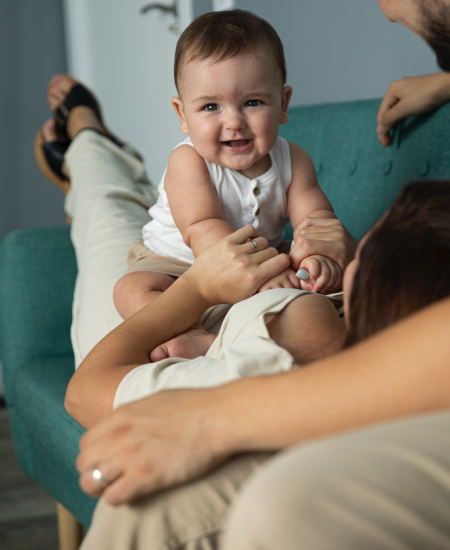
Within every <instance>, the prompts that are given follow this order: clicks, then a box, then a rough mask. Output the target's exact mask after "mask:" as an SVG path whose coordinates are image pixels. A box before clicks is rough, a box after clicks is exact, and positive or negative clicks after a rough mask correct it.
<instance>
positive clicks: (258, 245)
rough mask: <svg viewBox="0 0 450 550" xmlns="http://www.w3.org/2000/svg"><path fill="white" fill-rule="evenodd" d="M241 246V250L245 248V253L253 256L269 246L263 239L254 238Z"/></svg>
mask: <svg viewBox="0 0 450 550" xmlns="http://www.w3.org/2000/svg"><path fill="white" fill-rule="evenodd" d="M241 246H242V247H243V248H244V247H245V252H246V253H247V254H255V253H256V252H259V251H261V250H264V249H266V248H267V247H268V246H269V242H268V240H267V239H265V238H264V237H255V238H254V239H249V240H248V241H247V242H245V243H243V244H242V245H241Z"/></svg>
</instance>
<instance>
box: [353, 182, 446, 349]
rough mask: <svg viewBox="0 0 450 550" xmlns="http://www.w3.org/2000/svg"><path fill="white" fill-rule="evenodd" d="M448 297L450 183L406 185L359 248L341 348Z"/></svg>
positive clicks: (415, 183)
mask: <svg viewBox="0 0 450 550" xmlns="http://www.w3.org/2000/svg"><path fill="white" fill-rule="evenodd" d="M449 295H450V181H448V180H445V181H418V182H414V183H410V184H409V185H407V186H406V187H405V188H404V189H403V190H402V191H401V192H400V194H399V196H398V197H397V199H396V200H395V202H394V204H393V205H392V207H391V208H390V210H388V212H387V213H386V214H385V215H384V216H383V217H382V218H381V220H380V221H379V222H378V224H376V225H375V227H374V228H373V229H372V231H371V232H370V234H369V236H368V238H367V241H366V242H365V243H364V246H363V247H362V249H361V252H360V256H359V266H358V269H357V271H356V273H355V277H354V282H353V287H352V291H351V295H350V311H349V333H348V336H347V340H346V342H345V347H348V346H350V345H353V344H355V343H357V342H360V341H361V340H364V339H365V338H367V337H369V336H371V335H372V334H374V333H376V332H378V331H379V330H381V329H383V328H385V327H387V326H389V325H391V324H392V323H395V322H396V321H399V320H400V319H402V318H404V317H406V316H407V315H410V314H411V313H414V312H415V311H417V310H419V309H421V308H423V307H425V306H427V305H429V304H431V303H433V302H435V301H437V300H440V299H442V298H445V297H446V296H449Z"/></svg>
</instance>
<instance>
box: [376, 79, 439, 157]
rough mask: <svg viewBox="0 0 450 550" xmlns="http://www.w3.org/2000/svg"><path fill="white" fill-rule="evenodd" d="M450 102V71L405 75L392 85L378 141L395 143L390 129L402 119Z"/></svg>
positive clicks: (381, 113) (383, 105)
mask: <svg viewBox="0 0 450 550" xmlns="http://www.w3.org/2000/svg"><path fill="white" fill-rule="evenodd" d="M447 101H450V74H449V73H446V72H439V73H433V74H426V75H423V76H413V77H405V78H402V79H401V80H395V81H394V82H391V84H390V85H389V88H388V91H387V92H386V95H385V96H384V98H383V100H382V102H381V105H380V108H379V110H378V116H377V124H378V125H377V133H378V141H379V142H380V143H381V144H382V145H384V146H385V147H387V146H388V145H390V144H391V142H392V138H391V134H390V130H391V129H392V127H393V126H394V125H395V124H396V123H397V122H398V121H399V120H401V119H403V118H406V117H408V116H415V115H422V114H424V113H427V112H428V111H431V109H436V108H437V107H440V106H441V105H443V104H444V103H447Z"/></svg>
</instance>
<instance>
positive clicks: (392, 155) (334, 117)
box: [280, 100, 450, 240]
mask: <svg viewBox="0 0 450 550" xmlns="http://www.w3.org/2000/svg"><path fill="white" fill-rule="evenodd" d="M379 105H380V100H370V101H357V102H350V103H336V104H328V105H317V106H311V107H298V108H294V109H291V110H290V112H289V121H288V123H287V124H286V125H285V126H281V128H280V135H281V136H282V137H284V138H285V139H287V140H288V141H292V142H294V143H297V144H299V145H301V146H302V147H303V148H304V149H305V150H306V151H307V152H308V153H309V155H310V156H311V158H312V160H313V162H314V165H315V167H316V172H317V178H318V180H319V184H320V186H321V187H322V189H323V190H324V191H325V193H326V194H327V196H328V198H329V199H330V201H331V204H332V205H333V207H334V210H335V212H336V215H337V217H338V218H339V219H340V220H341V221H342V223H343V224H344V225H345V226H346V227H347V229H348V230H349V231H350V233H351V234H352V235H353V236H354V237H355V238H356V239H358V240H359V239H360V238H361V236H362V235H363V234H364V233H365V232H366V231H367V230H368V229H370V227H372V226H373V224H374V223H375V222H376V220H377V219H378V218H379V217H380V216H381V214H383V212H384V211H385V210H386V209H387V208H388V207H389V205H390V204H392V202H393V201H394V199H395V197H396V196H397V194H398V193H399V191H400V189H401V188H402V187H403V186H404V184H405V183H407V182H411V181H416V180H420V179H443V178H449V177H450V141H449V139H448V133H449V130H450V104H449V105H445V106H444V107H441V108H440V109H438V110H436V111H433V112H432V113H430V114H428V115H425V116H421V117H414V118H409V119H406V120H405V121H403V122H401V123H400V124H398V125H397V127H396V129H395V132H394V142H393V144H392V145H390V146H389V147H383V146H381V145H380V143H379V142H378V140H377V134H376V132H375V128H376V115H377V111H378V107H379ZM291 236H292V229H291V228H290V227H289V228H288V229H287V232H286V237H289V238H290V237H291Z"/></svg>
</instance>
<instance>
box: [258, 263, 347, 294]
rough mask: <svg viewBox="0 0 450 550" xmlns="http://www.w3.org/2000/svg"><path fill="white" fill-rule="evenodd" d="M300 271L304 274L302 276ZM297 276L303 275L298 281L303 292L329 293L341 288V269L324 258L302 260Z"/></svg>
mask: <svg viewBox="0 0 450 550" xmlns="http://www.w3.org/2000/svg"><path fill="white" fill-rule="evenodd" d="M301 271H304V273H303V274H302V273H301ZM283 273H284V271H283ZM297 274H298V275H303V276H302V277H301V279H300V281H301V288H303V290H313V291H314V292H319V291H320V292H331V291H333V290H339V289H340V288H342V271H341V268H340V267H339V266H338V265H337V263H336V262H334V261H333V260H331V259H330V258H327V257H326V256H318V255H317V256H309V257H308V258H306V259H304V260H303V262H302V263H301V264H300V267H299V271H298V272H297ZM308 274H309V277H308ZM305 277H306V278H305ZM275 278H276V277H275ZM269 282H270V281H269ZM266 284H267V283H266Z"/></svg>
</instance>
